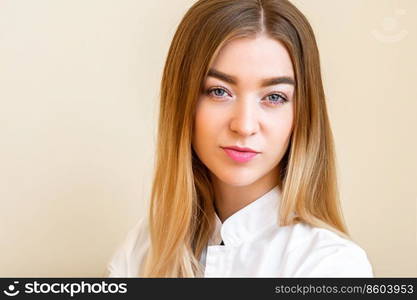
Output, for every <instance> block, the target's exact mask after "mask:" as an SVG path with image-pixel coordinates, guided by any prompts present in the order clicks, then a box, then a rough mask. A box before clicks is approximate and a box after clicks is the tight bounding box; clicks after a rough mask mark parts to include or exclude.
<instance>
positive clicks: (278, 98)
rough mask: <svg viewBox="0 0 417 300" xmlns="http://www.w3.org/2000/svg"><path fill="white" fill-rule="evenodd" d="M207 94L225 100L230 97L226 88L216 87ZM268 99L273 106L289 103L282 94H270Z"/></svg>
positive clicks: (207, 91)
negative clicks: (227, 96)
mask: <svg viewBox="0 0 417 300" xmlns="http://www.w3.org/2000/svg"><path fill="white" fill-rule="evenodd" d="M206 94H207V95H209V96H213V97H215V98H223V97H225V96H226V95H228V92H227V91H226V90H225V89H224V88H221V87H214V88H210V89H208V90H206ZM266 98H269V99H268V100H267V102H269V103H271V104H272V105H279V104H284V103H286V102H288V99H287V98H286V97H285V96H284V95H282V94H281V93H274V94H270V95H268V96H266Z"/></svg>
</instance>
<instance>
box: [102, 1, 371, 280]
mask: <svg viewBox="0 0 417 300" xmlns="http://www.w3.org/2000/svg"><path fill="white" fill-rule="evenodd" d="M160 101H161V102H160V111H159V128H158V142H157V156H156V167H155V175H154V181H153V187H152V195H151V205H150V209H149V213H148V215H147V217H146V218H143V219H141V220H140V221H139V222H138V223H137V224H136V226H135V227H134V228H133V229H132V230H131V231H130V232H129V233H128V235H127V237H126V240H125V242H124V243H123V244H122V245H120V246H119V248H118V249H117V250H116V251H115V253H114V254H113V257H112V259H111V261H110V262H109V264H108V268H107V271H108V274H107V275H108V276H110V277H240V276H244V277H372V276H373V272H372V266H371V264H370V263H369V260H368V257H367V255H366V253H365V251H364V250H363V249H362V248H361V247H360V246H358V245H357V244H356V243H355V242H353V241H352V240H351V239H350V238H349V235H348V232H347V229H346V226H345V225H344V222H343V217H342V213H341V210H340V203H339V198H338V189H337V182H336V170H335V169H336V168H335V157H334V156H335V154H334V145H333V137H332V132H331V128H330V124H329V118H328V115H327V109H326V103H325V96H324V92H323V85H322V80H321V75H320V62H319V53H318V49H317V45H316V41H315V38H314V34H313V31H312V29H311V27H310V25H309V23H308V21H307V20H306V18H305V17H304V16H303V14H302V13H301V12H300V11H299V10H298V9H297V8H296V7H294V6H293V5H292V4H291V3H290V2H288V1H287V0H258V1H257V0H238V1H236V0H200V1H197V2H196V3H195V4H194V5H193V6H192V7H191V8H190V9H189V11H188V12H187V13H186V15H185V16H184V18H183V20H182V22H181V23H180V25H179V27H178V29H177V31H176V33H175V36H174V38H173V41H172V44H171V47H170V49H169V53H168V57H167V60H166V64H165V68H164V73H163V78H162V84H161V97H160Z"/></svg>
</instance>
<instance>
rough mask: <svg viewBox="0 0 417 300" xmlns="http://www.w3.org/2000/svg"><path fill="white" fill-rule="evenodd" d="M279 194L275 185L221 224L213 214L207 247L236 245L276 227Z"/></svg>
mask: <svg viewBox="0 0 417 300" xmlns="http://www.w3.org/2000/svg"><path fill="white" fill-rule="evenodd" d="M280 200H281V192H280V189H279V187H278V185H276V186H275V187H274V188H272V189H271V190H270V191H268V192H267V193H265V194H264V195H262V196H261V197H259V198H258V199H256V200H255V201H253V202H251V203H249V204H248V205H246V206H245V207H243V208H242V209H240V210H238V211H237V212H235V213H234V214H233V215H231V216H230V217H228V218H227V219H226V220H225V221H224V222H223V223H222V222H221V220H220V218H219V216H218V215H217V213H215V230H214V232H213V234H212V236H211V238H210V239H209V242H208V245H219V244H220V242H221V241H222V240H223V242H224V244H225V245H226V246H228V245H238V244H240V243H242V242H243V241H245V240H249V239H252V238H254V237H255V235H257V234H260V233H261V232H263V231H264V230H265V229H267V228H270V227H271V226H277V227H278V207H279V202H280Z"/></svg>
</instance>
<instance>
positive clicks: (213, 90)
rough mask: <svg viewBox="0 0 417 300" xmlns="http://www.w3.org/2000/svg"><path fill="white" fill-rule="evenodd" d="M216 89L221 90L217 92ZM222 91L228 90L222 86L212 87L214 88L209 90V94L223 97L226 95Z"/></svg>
mask: <svg viewBox="0 0 417 300" xmlns="http://www.w3.org/2000/svg"><path fill="white" fill-rule="evenodd" d="M216 91H220V93H216ZM213 92H215V93H214V94H213ZM221 92H226V91H225V90H224V89H222V88H212V89H208V90H207V94H208V95H213V96H215V97H223V96H224V95H222V93H221Z"/></svg>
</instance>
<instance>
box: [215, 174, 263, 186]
mask: <svg viewBox="0 0 417 300" xmlns="http://www.w3.org/2000/svg"><path fill="white" fill-rule="evenodd" d="M238 173H239V172H236V173H229V174H220V176H216V177H217V178H218V179H219V180H220V181H222V182H223V183H225V184H227V185H231V186H247V185H250V184H252V183H254V182H255V181H256V178H253V176H248V174H246V173H240V174H238Z"/></svg>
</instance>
